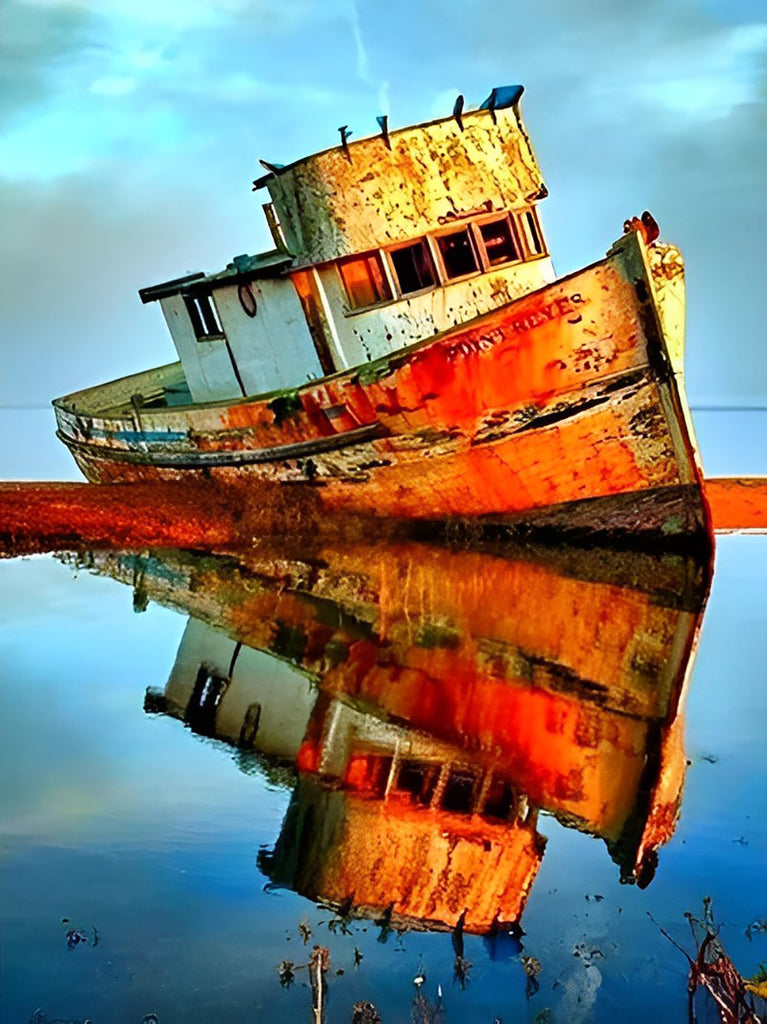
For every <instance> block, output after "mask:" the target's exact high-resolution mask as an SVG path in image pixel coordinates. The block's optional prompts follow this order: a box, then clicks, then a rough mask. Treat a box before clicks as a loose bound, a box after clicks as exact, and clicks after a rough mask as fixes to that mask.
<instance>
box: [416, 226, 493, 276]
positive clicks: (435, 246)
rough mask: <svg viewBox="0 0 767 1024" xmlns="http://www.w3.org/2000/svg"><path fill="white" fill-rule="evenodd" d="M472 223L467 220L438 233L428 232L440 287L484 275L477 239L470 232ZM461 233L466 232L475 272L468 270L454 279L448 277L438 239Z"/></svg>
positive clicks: (473, 233) (471, 231) (427, 236)
mask: <svg viewBox="0 0 767 1024" xmlns="http://www.w3.org/2000/svg"><path fill="white" fill-rule="evenodd" d="M473 224H474V221H473V220H467V221H465V222H464V223H463V224H451V225H450V227H446V228H442V229H440V230H439V231H430V232H429V234H428V235H426V238H427V239H428V240H429V242H430V244H431V249H432V255H433V256H434V258H435V260H436V263H437V269H438V277H439V283H440V284H441V285H443V286H444V285H446V284H455V282H456V281H466V280H468V279H469V278H470V277H475V276H476V275H477V274H482V273H484V270H485V267H484V263H483V259H482V255H481V254H480V250H479V246H478V245H477V237H476V234H475V232H474V231H473V230H472V228H473ZM461 232H466V235H467V237H468V239H469V244H470V245H471V251H472V252H473V253H474V259H475V262H476V264H477V267H476V270H469V271H468V272H467V273H465V274H456V276H455V277H450V275H449V274H448V272H447V267H446V266H445V261H444V259H443V256H442V251H441V249H440V247H439V239H440V238H446V237H447V236H449V235H458V234H460V233H461Z"/></svg>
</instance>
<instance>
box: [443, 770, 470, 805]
mask: <svg viewBox="0 0 767 1024" xmlns="http://www.w3.org/2000/svg"><path fill="white" fill-rule="evenodd" d="M476 784H477V779H476V776H475V775H474V774H473V772H470V771H469V770H468V769H461V768H453V769H452V770H451V772H450V775H449V777H448V780H447V785H446V786H445V792H444V794H443V797H442V807H443V809H444V810H446V811H454V812H455V813H457V814H470V813H471V812H472V811H473V810H474V790H475V787H476Z"/></svg>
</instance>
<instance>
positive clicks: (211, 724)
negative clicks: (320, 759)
mask: <svg viewBox="0 0 767 1024" xmlns="http://www.w3.org/2000/svg"><path fill="white" fill-rule="evenodd" d="M316 699H317V690H316V687H315V686H314V684H313V683H312V681H311V680H310V679H308V678H307V677H306V676H305V675H302V674H301V673H299V672H297V671H296V670H295V669H294V668H292V667H291V666H290V665H289V664H288V663H287V662H283V661H281V660H280V659H278V658H274V657H271V656H270V655H268V654H265V653H263V652H262V651H256V650H254V649H253V648H252V647H245V646H243V645H242V644H239V643H236V642H235V641H234V640H232V639H230V638H229V637H227V636H225V635H224V634H223V633H219V632H217V631H216V630H214V629H211V627H210V626H208V625H206V624H205V623H203V622H200V621H199V619H189V622H188V623H187V626H186V629H185V631H184V636H183V638H182V640H181V644H180V645H179V649H178V654H177V655H176V661H175V664H174V666H173V669H172V671H171V674H170V678H169V680H168V684H167V686H166V687H165V691H164V692H163V693H157V692H156V691H153V690H150V691H149V693H148V694H147V701H146V707H147V710H149V711H162V712H164V713H165V714H169V715H172V716H173V717H174V718H178V719H180V720H181V721H183V722H185V723H186V724H187V725H188V726H189V727H190V728H191V729H193V730H194V731H195V732H197V733H199V734H200V735H202V736H211V737H215V738H216V739H220V740H224V741H225V742H227V743H232V744H234V745H235V746H238V747H242V748H244V749H247V750H250V749H257V750H258V751H260V752H261V753H263V754H266V755H267V756H270V757H273V758H276V759H278V760H280V761H290V762H293V761H294V760H295V759H296V757H297V755H298V751H299V749H300V747H301V743H302V742H303V739H304V734H305V732H306V728H307V723H308V721H309V718H310V715H311V711H312V708H313V706H314V703H315V701H316Z"/></svg>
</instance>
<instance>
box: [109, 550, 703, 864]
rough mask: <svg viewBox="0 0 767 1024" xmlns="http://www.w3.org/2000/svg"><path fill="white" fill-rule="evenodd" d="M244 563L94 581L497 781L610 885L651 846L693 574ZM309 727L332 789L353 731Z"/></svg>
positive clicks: (443, 563) (538, 558) (544, 560)
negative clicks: (158, 604) (112, 582)
mask: <svg viewBox="0 0 767 1024" xmlns="http://www.w3.org/2000/svg"><path fill="white" fill-rule="evenodd" d="M250 562H251V566H250V568H249V569H248V568H246V567H245V566H244V565H243V564H242V563H235V562H233V561H229V562H226V561H222V560H218V559H212V558H209V557H204V556H200V557H199V558H196V557H195V556H191V555H180V554H168V555H167V556H165V557H163V558H158V557H155V556H151V557H146V558H142V557H139V556H135V557H134V556H127V557H123V558H122V559H121V558H120V557H119V556H104V561H103V562H102V563H101V568H102V570H103V571H109V572H111V573H112V574H114V575H117V576H121V577H122V578H123V579H125V580H126V581H128V580H131V581H132V582H134V584H135V585H136V586H137V587H138V589H139V590H140V591H144V592H146V594H147V595H148V596H151V597H153V598H155V599H157V600H160V601H165V602H168V603H171V604H173V605H175V606H176V607H179V608H182V609H183V610H185V611H188V612H190V613H191V614H193V615H194V616H196V617H198V618H200V619H202V620H204V621H206V622H208V623H209V624H211V625H212V626H213V627H214V628H216V629H218V630H222V631H224V632H226V633H227V634H228V635H229V636H230V637H231V638H232V640H231V641H230V643H231V645H232V646H233V644H234V641H239V642H241V643H243V644H246V645H249V646H251V647H256V648H259V649H261V650H263V651H267V652H271V653H272V654H274V655H276V656H277V657H279V658H280V659H283V660H286V661H287V662H288V663H290V664H292V665H294V666H296V667H298V668H299V669H301V670H302V671H303V672H308V673H311V674H312V675H313V676H315V677H316V678H317V680H318V681H319V684H320V687H321V689H322V690H323V691H324V692H325V693H326V694H328V695H329V696H333V697H334V698H335V705H338V703H339V702H340V704H341V705H343V706H346V707H348V708H349V709H350V710H351V709H355V708H356V709H364V710H365V712H366V713H367V714H368V715H370V714H373V715H374V716H375V717H376V718H377V719H380V720H384V721H386V720H388V721H391V722H394V723H400V724H401V725H403V726H405V727H406V728H407V729H410V730H417V731H418V732H419V733H421V734H426V735H428V736H431V737H433V738H434V740H435V741H438V742H440V743H443V744H447V745H449V747H450V749H451V750H452V751H453V752H454V753H453V754H452V755H451V756H452V758H453V760H456V759H460V757H464V758H465V759H468V760H473V761H475V762H477V763H478V764H480V765H481V767H482V769H483V771H485V772H487V771H493V772H496V773H499V774H502V775H503V776H504V777H505V778H507V779H508V780H509V781H510V784H511V785H512V786H513V788H514V791H515V792H517V793H523V794H525V795H526V797H527V799H528V800H529V802H530V803H531V804H532V805H533V806H535V807H539V808H543V809H546V810H549V811H552V812H554V813H556V814H557V815H558V816H559V817H560V818H561V819H562V820H564V821H567V822H568V823H572V824H575V825H577V826H578V827H579V828H582V829H585V830H587V831H590V832H593V833H595V834H597V835H600V836H602V837H603V838H604V839H605V840H606V841H607V842H608V844H609V846H610V848H611V850H612V851H613V853H614V855H615V856H616V858H617V859H618V860H619V862H620V863H621V866H622V870H623V871H624V873H625V874H626V875H627V876H632V875H633V874H634V873H635V872H637V871H638V870H639V860H641V858H642V857H643V856H644V854H645V853H646V852H647V850H646V848H647V847H648V844H649V846H652V847H655V846H657V845H658V843H659V842H662V841H664V840H665V839H667V838H668V836H669V835H670V833H671V830H672V828H673V822H674V820H675V815H676V810H677V805H678V801H679V796H680V792H681V784H682V779H683V775H684V761H683V752H682V749H681V746H680V745H678V744H677V745H676V746H675V745H674V744H673V743H669V742H668V741H667V737H668V734H669V730H670V729H671V726H672V724H673V723H674V721H675V719H676V717H677V715H678V712H679V708H680V701H681V697H682V687H683V683H684V679H685V675H686V672H687V669H688V666H689V660H690V657H691V653H692V650H693V646H694V640H695V636H696V633H697V629H698V625H699V618H700V611H701V608H702V605H703V602H704V600H705V594H706V587H707V571H706V570H707V567H706V566H701V565H700V564H699V563H697V562H696V561H695V560H693V559H691V558H681V557H676V556H672V555H666V556H663V557H658V558H654V557H651V556H649V555H639V554H633V555H628V554H622V555H620V556H615V555H614V554H613V553H609V552H598V551H593V552H580V553H578V552H573V551H567V550H562V549H559V550H557V551H555V552H545V551H544V550H542V549H539V550H538V551H536V552H533V553H532V554H531V552H530V550H529V549H520V550H518V551H516V552H513V551H509V550H507V551H506V552H505V554H504V555H503V556H501V555H493V554H490V553H481V552H477V551H448V550H445V549H440V548H436V547H429V546H427V545H418V544H399V545H381V546H379V547H373V546H367V547H364V548H360V547H354V546H348V547H347V546H343V547H341V548H339V549H337V550H336V549H332V548H329V547H318V548H317V550H315V551H313V552H312V553H311V557H308V556H307V557H306V558H305V559H304V560H298V559H296V557H295V555H294V554H292V553H287V554H286V553H285V552H281V551H279V550H272V551H267V550H266V549H263V550H261V551H260V553H257V554H256V555H253V556H251V557H250ZM224 660H225V659H224ZM221 671H222V673H223V674H224V675H225V674H226V665H223V666H222V668H221ZM236 679H237V673H234V675H233V684H232V685H234V682H236ZM335 705H334V706H335ZM225 707H226V695H224V699H223V700H222V702H221V705H220V711H221V713H222V714H223V711H224V709H225ZM328 714H329V713H328V712H326V711H323V710H322V709H321V708H320V705H315V706H314V707H313V708H312V709H311V712H310V718H311V721H309V719H308V718H307V719H305V721H306V722H307V731H306V734H305V736H304V738H303V740H302V743H301V747H300V752H298V754H297V755H296V759H297V763H298V765H299V767H300V768H302V769H303V770H305V771H310V772H315V773H319V774H321V775H327V772H328V769H327V763H328V758H330V759H331V760H333V758H334V757H335V762H337V764H336V767H334V769H333V771H332V772H331V775H333V776H334V777H335V778H337V779H339V780H341V781H342V782H343V784H344V785H346V786H348V785H349V784H350V778H349V777H347V776H348V772H347V767H348V765H347V763H346V760H345V759H348V758H349V757H351V756H352V755H353V754H355V750H354V743H353V730H351V731H350V729H351V727H349V728H346V731H344V729H341V728H340V727H339V725H338V716H337V715H335V713H334V714H333V715H330V717H328ZM333 723H335V724H333ZM230 733H231V730H230ZM230 738H231V735H230ZM334 744H335V747H336V748H337V755H334V754H333V748H334ZM456 752H458V753H456ZM672 780H673V781H672ZM661 805H662V806H661ZM664 823H665V824H664ZM645 826H647V827H650V826H651V832H652V841H650V839H649V838H648V836H646V835H645V834H644V833H645Z"/></svg>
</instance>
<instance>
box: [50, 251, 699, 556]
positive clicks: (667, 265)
mask: <svg viewBox="0 0 767 1024" xmlns="http://www.w3.org/2000/svg"><path fill="white" fill-rule="evenodd" d="M682 315H683V275H682V265H681V259H680V257H679V253H678V251H677V250H675V249H673V248H672V247H668V246H666V247H664V246H655V247H650V248H649V249H648V248H647V247H645V245H644V243H643V242H642V241H641V240H640V238H639V235H638V234H637V233H631V234H629V235H628V236H625V237H624V238H623V239H622V240H621V241H620V242H618V243H616V245H615V246H614V248H613V250H611V253H610V254H609V255H608V257H607V259H605V260H604V261H602V262H601V263H598V264H595V265H594V266H592V267H588V268H586V269H585V270H583V271H580V272H579V273H578V274H575V275H573V276H571V277H569V278H565V279H563V280H562V281H560V282H556V283H554V284H552V285H549V286H547V287H545V288H543V289H541V290H540V291H538V292H534V293H532V294H530V295H527V296H525V297H523V298H521V299H518V300H515V301H513V302H511V303H510V304H508V305H506V306H504V307H502V308H500V309H498V310H496V311H495V312H492V313H488V314H486V315H484V316H482V317H479V318H478V319H476V320H474V321H469V322H468V323H466V324H463V325H461V326H458V327H456V328H454V329H451V330H449V331H446V332H445V333H443V334H441V335H439V336H437V337H436V338H434V339H429V340H428V341H424V342H421V343H419V344H417V345H415V346H413V347H411V348H410V349H406V350H404V351H402V352H399V353H395V354H394V355H392V356H389V357H387V358H386V359H384V360H380V361H379V362H377V363H372V364H369V365H366V366H364V367H361V368H360V367H358V368H356V369H354V370H349V371H347V372H344V373H341V374H336V375H334V376H332V377H328V378H324V379H323V380H321V381H319V382H312V383H310V384H307V385H305V386H303V387H301V388H299V389H297V390H295V391H291V392H285V393H279V394H276V395H275V394H270V395H267V396H255V397H252V398H251V397H248V398H244V399H240V400H237V401H236V402H232V401H229V402H219V403H205V404H202V405H188V406H162V405H158V403H157V402H154V403H153V402H151V401H147V404H146V405H145V406H143V407H142V406H141V401H142V399H141V396H142V395H144V396H147V395H151V394H154V393H155V392H156V393H157V394H158V395H161V394H162V392H163V385H165V384H167V383H168V380H169V379H170V377H172V376H173V374H174V373H175V372H176V371H175V370H174V369H173V367H170V368H164V369H160V370H157V371H151V372H150V373H145V374H139V375H137V376H136V377H132V378H127V379H126V380H124V381H118V382H113V383H111V384H107V385H103V386H102V387H99V388H91V389H89V390H86V391H82V392H78V393H76V394H73V395H69V396H67V398H65V399H60V400H58V401H57V402H56V403H55V404H56V415H57V418H58V423H59V436H60V437H61V438H62V440H64V441H65V443H66V444H67V445H68V446H69V447H70V449H71V450H72V452H73V454H74V456H75V459H76V460H77V462H78V465H79V466H80V468H81V469H82V470H83V472H84V473H85V475H86V477H87V478H88V479H89V480H92V481H97V482H102V483H103V482H122V481H156V480H160V479H164V480H179V479H187V480H189V479H197V478H199V479H203V478H204V479H212V480H213V481H215V482H216V483H219V484H223V485H227V486H229V487H238V486H241V485H245V486H246V488H247V489H251V488H253V487H254V486H255V491H254V493H255V494H258V487H259V486H262V487H263V486H264V485H270V484H271V485H282V484H290V485H291V487H292V488H293V493H294V494H295V495H296V498H297V501H298V503H299V504H300V503H301V501H302V500H305V501H307V502H311V503H312V504H314V503H316V504H317V505H318V506H319V508H320V509H321V510H322V511H323V512H344V513H360V514H366V515H370V514H373V515H384V516H396V517H404V518H415V519H423V518H427V519H429V518H436V519H443V518H449V517H493V518H497V517H507V518H508V519H509V520H510V521H512V522H515V521H522V522H525V523H529V524H534V525H537V526H541V527H545V528H556V529H559V530H563V531H569V532H570V533H578V534H605V535H609V536H611V537H627V536H629V537H633V538H634V539H636V538H637V537H638V536H640V535H642V534H644V535H646V536H649V537H652V538H655V539H660V540H663V541H666V542H667V541H668V540H669V538H673V537H679V536H686V537H690V536H696V537H699V538H701V539H702V538H704V537H705V534H706V525H707V513H706V510H705V504H704V501H703V498H702V493H701V486H702V480H701V476H700V471H699V468H698V466H697V464H696V453H695V447H694V438H693V436H692V432H691V429H690V426H689V413H688V410H687V406H686V400H685V397H684V389H683V384H682V367H681V361H682V352H681V349H682V322H681V318H682ZM166 378H168V380H166Z"/></svg>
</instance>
